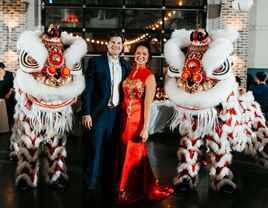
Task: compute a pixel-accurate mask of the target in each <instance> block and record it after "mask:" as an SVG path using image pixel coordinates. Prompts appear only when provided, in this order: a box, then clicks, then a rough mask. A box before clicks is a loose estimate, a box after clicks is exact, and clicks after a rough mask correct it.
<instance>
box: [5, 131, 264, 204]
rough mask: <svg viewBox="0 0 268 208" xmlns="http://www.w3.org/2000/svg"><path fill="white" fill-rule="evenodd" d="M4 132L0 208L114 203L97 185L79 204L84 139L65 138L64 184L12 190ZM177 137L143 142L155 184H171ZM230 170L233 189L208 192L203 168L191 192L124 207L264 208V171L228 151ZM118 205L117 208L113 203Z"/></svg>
mask: <svg viewBox="0 0 268 208" xmlns="http://www.w3.org/2000/svg"><path fill="white" fill-rule="evenodd" d="M9 136H10V135H9V134H0V176H1V177H0V208H22V207H23V208H26V207H27V208H32V207H38V208H42V207H44V208H47V207H55V208H66V207H67V208H68V207H70V208H76V207H92V208H94V207H98V208H99V207H104V208H110V207H116V206H114V205H112V204H107V202H105V198H106V197H105V196H103V195H102V194H101V193H102V192H101V190H100V188H99V189H98V191H97V196H96V200H95V201H94V202H92V204H90V205H88V204H85V203H84V202H83V200H82V192H81V172H82V163H83V150H84V149H83V148H84V146H85V145H84V144H85V139H86V138H85V137H74V136H70V138H69V140H68V143H67V144H68V145H67V151H68V158H67V165H68V166H67V167H68V168H69V176H70V180H69V182H70V187H69V188H68V189H67V190H56V189H53V188H52V187H49V186H47V185H46V184H44V183H43V182H42V181H41V182H40V184H39V186H38V188H35V189H31V190H26V191H17V190H16V189H15V187H14V173H15V168H16V164H13V163H11V162H10V161H9V158H8V154H9V151H8V146H9ZM177 138H178V137H177V136H176V135H175V134H156V135H153V136H151V137H150V139H149V141H148V143H147V145H148V151H149V156H150V160H151V164H152V167H153V169H154V172H155V175H156V176H157V178H158V179H159V181H160V182H163V183H166V184H171V183H172V178H173V177H174V176H175V175H176V166H177V156H176V150H177V146H178V141H179V140H178V139H177ZM232 170H233V172H234V174H235V176H236V178H235V180H236V183H237V185H238V190H237V191H236V193H234V194H232V195H226V194H221V193H214V192H210V191H209V189H208V177H207V172H206V171H205V169H204V168H203V169H202V170H201V171H200V183H199V186H198V188H197V190H196V191H195V192H190V193H175V194H173V195H172V196H170V197H168V198H166V199H164V200H162V201H158V202H148V201H143V202H139V203H137V204H134V205H132V206H130V207H135V208H164V207H165V208H180V207H189V208H197V207H206V208H215V207H217V208H222V207H227V208H230V207H235V208H264V207H268V169H267V170H265V169H263V168H261V167H258V166H257V165H256V164H254V163H253V162H252V160H251V159H250V158H249V157H247V156H242V155H241V154H236V155H234V162H233V165H232ZM118 207H119V206H118Z"/></svg>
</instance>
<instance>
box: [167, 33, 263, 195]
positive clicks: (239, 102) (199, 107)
mask: <svg viewBox="0 0 268 208" xmlns="http://www.w3.org/2000/svg"><path fill="white" fill-rule="evenodd" d="M238 37H239V34H238V32H237V31H235V30H232V29H225V30H218V31H214V32H212V33H211V34H210V36H209V35H208V33H207V32H206V31H205V30H203V29H202V28H197V29H196V30H195V31H186V30H175V31H174V32H173V33H172V35H171V39H169V40H168V41H167V43H166V45H165V51H164V52H165V58H166V61H167V63H168V64H169V70H168V73H167V77H166V82H165V91H166V94H167V96H168V97H169V99H170V100H171V101H173V102H174V103H175V106H176V107H175V112H176V113H175V115H174V117H173V119H172V122H171V128H172V129H174V128H176V127H178V129H179V132H180V134H181V136H182V138H181V140H180V147H179V149H178V160H179V165H178V168H177V176H176V177H175V178H174V181H173V183H174V185H175V186H176V188H178V190H179V191H185V190H192V189H194V188H195V187H196V186H197V184H198V171H199V169H200V161H199V160H200V156H201V154H202V150H205V151H206V157H207V159H206V160H205V161H206V162H207V168H208V172H209V175H210V177H209V179H210V183H209V185H210V188H211V189H212V190H215V191H223V192H226V193H232V192H233V191H234V190H235V189H236V184H235V183H234V181H233V173H232V171H231V170H230V169H229V165H230V164H231V162H232V151H238V152H242V151H244V152H246V153H250V154H252V155H254V156H255V158H256V159H257V161H259V162H260V163H261V164H262V165H263V166H266V167H267V164H268V163H267V160H268V144H267V143H268V133H267V127H266V125H265V119H264V117H263V114H262V112H261V110H260V106H259V104H258V103H256V102H255V101H254V98H253V96H252V93H251V92H248V93H246V94H244V95H242V96H240V95H239V93H238V85H237V83H236V81H235V76H234V75H233V74H232V72H231V65H232V64H231V53H232V52H233V45H232V43H233V42H234V41H235V40H236V39H237V38H238ZM203 147H204V148H203Z"/></svg>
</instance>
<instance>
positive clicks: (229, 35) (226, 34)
mask: <svg viewBox="0 0 268 208" xmlns="http://www.w3.org/2000/svg"><path fill="white" fill-rule="evenodd" d="M210 37H211V39H212V40H216V39H219V38H225V39H227V40H228V41H230V42H231V43H234V42H235V41H236V40H237V39H238V38H239V33H238V32H237V31H236V30H235V29H233V28H226V29H220V30H216V31H212V32H211V33H210Z"/></svg>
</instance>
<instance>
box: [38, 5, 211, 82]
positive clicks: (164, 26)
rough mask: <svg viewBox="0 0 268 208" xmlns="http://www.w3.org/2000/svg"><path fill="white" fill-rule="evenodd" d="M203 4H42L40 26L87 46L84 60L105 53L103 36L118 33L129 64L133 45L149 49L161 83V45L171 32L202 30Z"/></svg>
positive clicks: (164, 66) (204, 20)
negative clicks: (53, 27) (56, 26)
mask: <svg viewBox="0 0 268 208" xmlns="http://www.w3.org/2000/svg"><path fill="white" fill-rule="evenodd" d="M206 7H207V1H206V0H143V1H136V0H69V1H66V0H46V1H43V2H42V25H44V26H45V25H47V24H49V23H55V24H59V25H60V26H61V27H62V28H63V30H65V31H67V32H70V33H73V34H74V35H79V36H81V37H83V38H84V39H85V40H86V41H87V43H88V54H87V56H86V58H85V62H84V63H87V59H88V58H90V57H91V56H95V55H98V54H100V53H102V52H104V51H106V45H105V42H106V41H107V39H106V37H107V34H108V33H109V32H110V31H112V30H120V31H122V32H123V33H124V35H125V37H126V45H125V49H124V56H125V57H126V58H127V59H128V60H129V61H130V63H132V62H133V50H134V46H135V43H137V42H139V41H141V40H147V41H149V42H150V43H151V46H152V55H153V58H152V60H151V64H150V65H151V69H152V71H153V72H154V73H155V75H156V78H157V80H160V82H161V81H162V80H163V76H164V72H165V71H166V69H165V68H166V63H165V60H164V57H163V50H164V44H165V42H166V40H168V39H169V38H170V34H171V33H172V32H173V30H174V29H181V28H185V29H194V28H195V27H196V26H197V25H201V26H202V27H205V26H206V15H207V10H206Z"/></svg>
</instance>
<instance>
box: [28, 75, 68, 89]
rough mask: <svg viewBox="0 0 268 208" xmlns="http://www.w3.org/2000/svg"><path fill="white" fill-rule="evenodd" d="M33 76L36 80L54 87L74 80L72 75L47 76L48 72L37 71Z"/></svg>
mask: <svg viewBox="0 0 268 208" xmlns="http://www.w3.org/2000/svg"><path fill="white" fill-rule="evenodd" d="M33 77H34V79H35V80H37V81H39V82H41V83H43V84H45V85H47V86H50V87H54V88H58V87H62V86H64V85H66V84H68V83H70V82H72V81H73V78H72V76H71V75H69V76H65V77H64V76H58V77H56V76H47V75H46V74H43V73H37V74H33Z"/></svg>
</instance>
